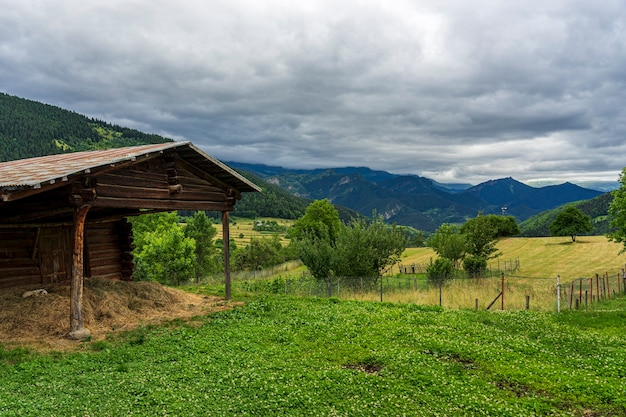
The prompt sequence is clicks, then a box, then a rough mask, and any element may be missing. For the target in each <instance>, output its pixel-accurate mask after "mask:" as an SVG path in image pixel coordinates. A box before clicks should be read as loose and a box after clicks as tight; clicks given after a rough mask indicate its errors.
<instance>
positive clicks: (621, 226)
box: [607, 168, 626, 253]
mask: <svg viewBox="0 0 626 417" xmlns="http://www.w3.org/2000/svg"><path fill="white" fill-rule="evenodd" d="M619 183H620V187H619V188H618V189H617V190H614V191H612V193H611V194H612V195H613V201H612V202H611V204H610V205H609V214H610V215H611V217H612V218H611V228H612V229H613V231H612V232H609V233H608V234H607V238H608V239H609V240H610V241H612V242H618V243H622V244H623V248H622V250H621V251H620V253H623V252H626V168H623V169H622V172H621V173H620V174H619Z"/></svg>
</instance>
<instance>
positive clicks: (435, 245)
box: [426, 223, 466, 268]
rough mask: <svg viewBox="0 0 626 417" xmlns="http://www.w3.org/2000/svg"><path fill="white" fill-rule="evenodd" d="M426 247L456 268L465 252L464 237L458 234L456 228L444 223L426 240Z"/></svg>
mask: <svg viewBox="0 0 626 417" xmlns="http://www.w3.org/2000/svg"><path fill="white" fill-rule="evenodd" d="M426 245H427V246H429V247H431V248H432V249H433V250H434V251H435V252H436V253H437V254H438V255H439V256H440V257H442V258H446V259H448V260H450V262H452V265H453V266H454V267H455V268H457V267H458V266H459V261H460V260H461V259H463V257H464V256H465V252H466V241H465V235H463V234H461V233H459V230H458V228H457V227H456V226H454V225H451V224H448V223H444V224H442V225H441V226H439V228H438V229H437V230H436V231H435V233H434V234H432V235H431V236H430V237H429V238H428V239H427V240H426Z"/></svg>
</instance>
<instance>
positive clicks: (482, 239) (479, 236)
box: [459, 215, 499, 260]
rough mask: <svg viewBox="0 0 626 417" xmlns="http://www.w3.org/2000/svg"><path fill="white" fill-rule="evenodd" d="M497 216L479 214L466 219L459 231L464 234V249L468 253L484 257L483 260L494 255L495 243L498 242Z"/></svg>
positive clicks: (495, 250)
mask: <svg viewBox="0 0 626 417" xmlns="http://www.w3.org/2000/svg"><path fill="white" fill-rule="evenodd" d="M498 217H499V216H495V215H489V216H483V215H479V216H478V217H475V218H473V219H469V220H468V221H466V222H465V223H464V224H463V226H461V228H460V229H459V231H460V232H461V233H462V234H464V235H465V242H466V251H467V253H468V254H470V255H472V256H474V257H477V258H484V259H485V260H487V259H489V258H492V257H494V256H495V254H496V252H497V251H498V250H497V249H496V244H497V243H498V233H499V229H498V225H499V221H498V220H497V218H498Z"/></svg>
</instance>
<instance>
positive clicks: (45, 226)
mask: <svg viewBox="0 0 626 417" xmlns="http://www.w3.org/2000/svg"><path fill="white" fill-rule="evenodd" d="M0 191H1V193H2V200H1V201H0V288H2V287H9V286H17V285H36V284H50V283H56V282H63V281H69V282H71V292H72V306H71V312H70V322H71V323H70V328H71V330H72V331H75V330H78V329H80V328H82V316H81V312H80V310H81V305H80V303H81V302H82V301H81V300H82V282H83V278H84V277H106V278H111V279H123V280H130V279H132V274H133V257H132V230H131V229H132V228H131V225H130V223H129V222H128V221H127V218H128V217H129V216H135V215H139V214H142V213H146V212H154V211H173V210H205V211H220V212H222V227H223V231H224V237H225V239H227V238H228V236H229V234H228V213H229V212H230V211H232V210H233V208H234V205H235V202H236V201H237V200H238V199H240V198H241V196H242V193H245V192H257V191H260V189H259V188H258V187H257V186H256V185H254V184H253V183H251V182H250V181H248V180H247V179H245V178H244V177H242V176H241V175H239V174H238V173H237V172H235V171H234V170H232V169H231V168H229V167H228V166H226V165H225V164H223V163H221V162H219V161H218V160H216V159H214V158H212V157H211V156H209V155H207V154H206V153H204V152H203V151H201V150H200V149H199V148H197V147H196V146H194V145H193V144H191V143H189V142H169V143H163V144H156V145H145V146H135V147H129V148H118V149H108V150H99V151H89V152H77V153H70V154H62V155H51V156H45V157H40V158H31V159H24V160H19V161H11V162H5V163H0ZM225 262H226V263H225V266H226V287H227V288H226V296H227V298H228V297H229V296H230V272H229V269H228V245H225Z"/></svg>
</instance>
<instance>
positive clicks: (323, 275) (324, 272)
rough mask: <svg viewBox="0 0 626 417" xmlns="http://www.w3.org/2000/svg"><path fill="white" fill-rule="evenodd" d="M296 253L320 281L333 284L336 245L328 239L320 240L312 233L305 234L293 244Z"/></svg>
mask: <svg viewBox="0 0 626 417" xmlns="http://www.w3.org/2000/svg"><path fill="white" fill-rule="evenodd" d="M292 245H293V247H294V252H295V254H296V256H297V257H298V258H300V260H301V261H302V263H303V264H304V265H305V266H306V267H307V269H308V270H309V272H310V273H311V275H313V277H314V278H315V279H317V280H318V281H324V282H327V283H328V282H331V280H332V278H333V274H334V273H333V262H334V258H335V257H334V252H335V245H334V244H333V243H332V242H331V241H330V239H328V238H319V237H317V236H316V235H315V234H314V233H312V232H305V233H304V234H303V235H302V236H301V237H300V238H298V240H295V241H293V242H292Z"/></svg>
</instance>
